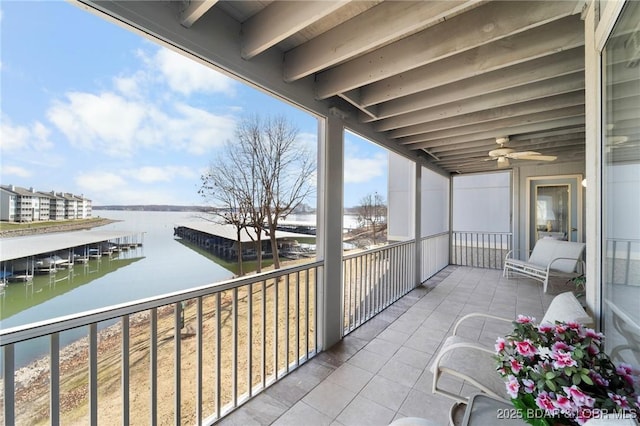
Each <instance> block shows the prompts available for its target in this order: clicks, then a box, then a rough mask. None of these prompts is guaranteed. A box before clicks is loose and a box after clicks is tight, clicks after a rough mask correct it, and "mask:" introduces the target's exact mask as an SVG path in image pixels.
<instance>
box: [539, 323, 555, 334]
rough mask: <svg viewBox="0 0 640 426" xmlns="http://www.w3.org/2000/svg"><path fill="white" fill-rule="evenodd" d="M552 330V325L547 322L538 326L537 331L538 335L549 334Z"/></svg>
mask: <svg viewBox="0 0 640 426" xmlns="http://www.w3.org/2000/svg"><path fill="white" fill-rule="evenodd" d="M552 330H553V325H551V324H549V323H548V322H545V323H544V324H540V325H539V326H538V331H539V332H540V333H549V332H550V331H552Z"/></svg>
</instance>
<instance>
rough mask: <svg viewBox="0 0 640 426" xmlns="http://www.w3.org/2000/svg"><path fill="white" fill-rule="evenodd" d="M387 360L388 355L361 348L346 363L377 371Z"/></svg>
mask: <svg viewBox="0 0 640 426" xmlns="http://www.w3.org/2000/svg"><path fill="white" fill-rule="evenodd" d="M400 349H402V348H400ZM388 360H389V357H388V356H387V355H380V354H376V353H373V352H370V351H368V350H366V349H362V350H361V351H360V352H358V353H357V354H355V355H354V356H352V357H351V358H350V359H349V361H347V363H348V364H352V365H355V366H356V367H360V368H362V369H363V370H367V371H370V372H372V373H377V372H378V370H380V369H381V368H382V366H383V365H384V364H385V363H386V362H387V361H388Z"/></svg>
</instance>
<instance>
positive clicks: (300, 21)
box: [242, 1, 348, 59]
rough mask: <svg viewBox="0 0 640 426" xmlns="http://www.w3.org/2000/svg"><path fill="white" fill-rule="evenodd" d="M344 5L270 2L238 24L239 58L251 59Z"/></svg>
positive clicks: (340, 2)
mask: <svg viewBox="0 0 640 426" xmlns="http://www.w3.org/2000/svg"><path fill="white" fill-rule="evenodd" d="M347 3H348V1H305V2H288V1H274V2H273V3H271V4H269V6H267V7H265V8H264V9H263V10H262V11H261V12H260V13H258V14H256V15H254V16H252V17H251V18H249V19H247V20H246V21H245V22H244V23H243V24H242V58H243V59H251V58H253V57H254V56H256V55H258V54H260V53H262V52H264V51H265V50H267V49H269V48H270V47H273V46H275V45H276V44H278V43H279V42H281V41H282V40H284V39H286V38H288V37H290V36H291V35H293V34H295V33H297V32H298V31H300V30H302V29H303V28H305V27H307V26H309V25H311V24H313V23H314V22H316V21H318V20H320V19H321V18H324V17H325V16H327V15H329V14H331V13H332V12H334V11H336V10H338V9H339V8H341V7H342V6H344V5H345V4H347Z"/></svg>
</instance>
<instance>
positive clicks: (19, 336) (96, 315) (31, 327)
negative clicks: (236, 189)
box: [0, 261, 324, 346]
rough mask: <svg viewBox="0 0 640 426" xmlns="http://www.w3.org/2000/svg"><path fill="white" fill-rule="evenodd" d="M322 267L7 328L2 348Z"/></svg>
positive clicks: (279, 272) (303, 267) (280, 272)
mask: <svg viewBox="0 0 640 426" xmlns="http://www.w3.org/2000/svg"><path fill="white" fill-rule="evenodd" d="M323 264H324V263H323V262H322V261H316V262H311V263H305V264H302V265H298V266H293V267H290V268H283V269H277V270H274V271H268V272H263V273H260V274H255V275H251V276H248V277H243V278H234V279H231V280H225V281H221V282H218V283H212V284H206V285H203V286H200V287H194V288H190V289H186V290H180V291H176V292H172V293H167V294H163V295H159V296H153V297H149V298H145V299H138V300H134V301H132V302H126V303H121V304H117V305H112V306H107V307H104V308H99V309H94V310H90V311H85V312H79V313H76V314H72V315H66V316H62V317H57V318H51V319H48V320H45V321H39V322H35V323H29V324H24V325H20V326H16V327H12V328H7V329H4V330H0V346H5V345H9V344H13V343H18V342H21V341H24V340H29V339H34V338H37V337H42V336H47V335H50V334H53V333H59V332H62V331H65V330H70V329H72V328H77V327H82V326H86V325H89V324H93V323H98V322H102V321H107V320H110V319H113V318H118V317H121V316H123V315H131V314H135V313H138V312H141V311H146V310H149V309H153V308H158V307H161V306H165V305H170V304H172V303H177V302H181V301H183V300H189V299H193V298H196V297H200V296H209V295H211V294H216V293H219V292H222V291H225V290H230V289H233V288H237V287H242V286H245V285H249V284H254V283H257V282H261V281H266V280H270V279H273V278H277V277H280V276H282V275H286V274H291V273H295V272H299V271H304V270H307V269H312V268H316V267H319V266H323Z"/></svg>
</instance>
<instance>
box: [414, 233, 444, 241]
mask: <svg viewBox="0 0 640 426" xmlns="http://www.w3.org/2000/svg"><path fill="white" fill-rule="evenodd" d="M444 235H449V231H442V232H438V233H437V234H431V235H425V236H423V237H420V239H421V240H423V241H424V240H428V239H429V238H435V237H442V236H444Z"/></svg>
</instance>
